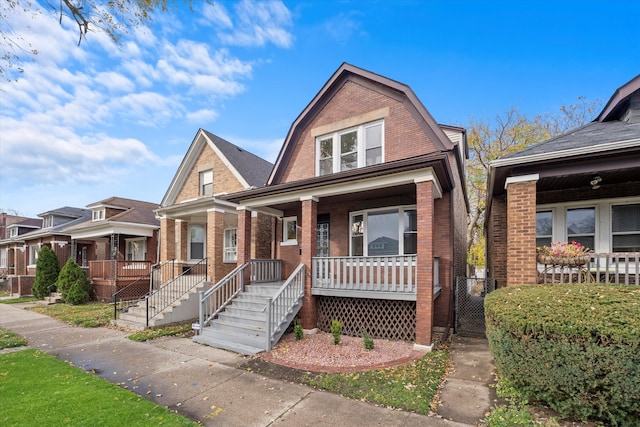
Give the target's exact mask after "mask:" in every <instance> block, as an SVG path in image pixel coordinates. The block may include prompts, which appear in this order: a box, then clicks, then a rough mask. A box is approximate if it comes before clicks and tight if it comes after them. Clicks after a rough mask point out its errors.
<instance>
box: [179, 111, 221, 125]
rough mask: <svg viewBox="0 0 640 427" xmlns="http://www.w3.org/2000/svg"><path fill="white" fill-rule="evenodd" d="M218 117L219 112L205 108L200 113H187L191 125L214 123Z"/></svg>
mask: <svg viewBox="0 0 640 427" xmlns="http://www.w3.org/2000/svg"><path fill="white" fill-rule="evenodd" d="M217 117H218V112H217V111H215V110H211V109H207V108H203V109H202V110H198V111H191V112H189V113H187V115H186V119H187V120H188V121H190V122H191V123H196V124H202V123H209V122H212V121H214V120H215V119H216V118H217Z"/></svg>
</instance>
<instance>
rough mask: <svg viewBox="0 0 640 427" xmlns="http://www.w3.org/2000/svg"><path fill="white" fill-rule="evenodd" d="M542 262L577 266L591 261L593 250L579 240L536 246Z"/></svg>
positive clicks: (538, 257) (538, 256)
mask: <svg viewBox="0 0 640 427" xmlns="http://www.w3.org/2000/svg"><path fill="white" fill-rule="evenodd" d="M536 251H537V259H538V262H539V263H540V264H546V265H561V266H567V267H577V266H580V265H584V264H587V263H588V262H589V261H591V250H590V249H589V248H587V247H585V246H582V245H581V244H580V243H579V242H576V241H572V242H571V243H568V242H552V243H551V246H543V247H542V248H536Z"/></svg>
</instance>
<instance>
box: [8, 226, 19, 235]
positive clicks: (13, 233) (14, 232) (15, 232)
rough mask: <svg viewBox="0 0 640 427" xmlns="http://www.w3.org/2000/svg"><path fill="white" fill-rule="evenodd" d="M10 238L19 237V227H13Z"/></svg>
mask: <svg viewBox="0 0 640 427" xmlns="http://www.w3.org/2000/svg"><path fill="white" fill-rule="evenodd" d="M9 237H18V227H13V228H12V229H11V233H10V235H9Z"/></svg>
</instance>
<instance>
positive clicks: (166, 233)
mask: <svg viewBox="0 0 640 427" xmlns="http://www.w3.org/2000/svg"><path fill="white" fill-rule="evenodd" d="M172 259H176V221H175V220H173V219H168V218H162V219H161V220H160V262H166V261H169V260H172Z"/></svg>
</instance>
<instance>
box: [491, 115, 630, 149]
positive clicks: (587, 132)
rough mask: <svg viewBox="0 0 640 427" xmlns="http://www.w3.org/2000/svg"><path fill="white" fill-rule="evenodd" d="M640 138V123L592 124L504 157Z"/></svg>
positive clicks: (614, 122)
mask: <svg viewBox="0 0 640 427" xmlns="http://www.w3.org/2000/svg"><path fill="white" fill-rule="evenodd" d="M635 138H640V123H627V122H621V121H617V120H616V121H611V122H591V123H589V124H586V125H584V126H582V127H580V128H577V129H574V130H572V131H569V132H567V133H564V134H562V135H558V136H556V137H555V138H551V139H548V140H546V141H544V142H541V143H540V144H537V145H533V146H531V147H528V148H525V149H524V150H521V151H518V152H517V153H513V154H509V155H507V156H503V157H502V158H503V159H509V158H517V157H525V156H531V155H535V154H545V153H552V152H556V151H565V150H570V149H574V148H584V147H591V146H594V145H600V144H606V143H610V142H616V141H628V140H630V139H635Z"/></svg>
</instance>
